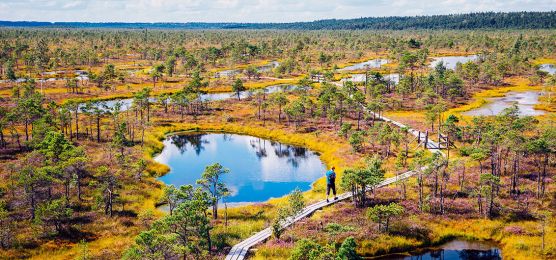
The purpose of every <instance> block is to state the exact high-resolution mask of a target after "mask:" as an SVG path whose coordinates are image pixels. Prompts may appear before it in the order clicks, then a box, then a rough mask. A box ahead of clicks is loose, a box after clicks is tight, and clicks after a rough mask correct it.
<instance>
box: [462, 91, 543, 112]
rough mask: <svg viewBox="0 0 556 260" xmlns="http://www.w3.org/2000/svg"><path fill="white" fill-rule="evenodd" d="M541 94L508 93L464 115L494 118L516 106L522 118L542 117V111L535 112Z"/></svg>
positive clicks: (531, 92)
mask: <svg viewBox="0 0 556 260" xmlns="http://www.w3.org/2000/svg"><path fill="white" fill-rule="evenodd" d="M540 95H541V93H540V92H538V91H527V92H508V93H506V95H505V96H504V97H499V98H489V99H488V100H489V101H490V103H488V104H486V105H484V106H481V107H479V108H476V109H473V110H469V111H467V112H465V113H463V114H464V115H468V116H494V115H498V114H500V113H501V112H502V111H503V110H504V109H506V108H509V107H511V106H513V105H516V106H517V107H518V108H519V114H520V115H522V116H539V115H544V114H545V112H544V111H542V110H536V109H535V105H536V104H539V97H540Z"/></svg>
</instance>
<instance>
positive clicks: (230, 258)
mask: <svg viewBox="0 0 556 260" xmlns="http://www.w3.org/2000/svg"><path fill="white" fill-rule="evenodd" d="M413 174H415V172H414V171H408V172H405V173H403V174H400V175H398V176H396V177H392V178H388V179H386V180H384V181H382V182H381V183H380V184H378V185H377V186H376V187H377V188H380V187H384V186H388V185H390V184H392V183H394V182H397V181H399V180H403V179H407V178H409V177H411V176H412V175H413ZM351 195H352V194H351V192H346V193H343V194H340V195H339V196H338V199H337V200H330V202H326V200H321V201H319V202H317V203H315V204H312V205H309V206H308V207H306V208H305V209H303V211H302V212H301V213H299V214H298V215H296V216H293V217H290V218H288V219H286V221H285V222H284V223H282V227H283V228H287V227H289V226H290V225H291V224H293V223H295V222H297V221H299V220H301V219H302V218H305V217H307V216H309V215H311V214H312V213H313V212H315V211H317V210H319V209H321V208H324V207H326V206H328V205H331V204H334V203H336V202H338V201H342V200H345V199H348V198H350V197H351ZM270 236H272V230H271V229H270V227H268V228H265V229H263V230H262V231H260V232H258V233H256V234H255V235H253V236H251V237H249V238H247V239H245V240H243V241H241V242H240V243H239V244H237V245H235V246H234V247H232V249H231V250H230V252H229V253H228V255H227V256H226V260H241V259H245V257H246V256H247V253H248V252H249V249H250V248H251V247H252V246H254V245H256V244H258V243H260V242H263V241H265V240H267V239H268V238H269V237H270Z"/></svg>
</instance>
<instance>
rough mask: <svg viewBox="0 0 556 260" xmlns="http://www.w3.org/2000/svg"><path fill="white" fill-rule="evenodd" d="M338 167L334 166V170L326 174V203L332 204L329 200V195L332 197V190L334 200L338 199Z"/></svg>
mask: <svg viewBox="0 0 556 260" xmlns="http://www.w3.org/2000/svg"><path fill="white" fill-rule="evenodd" d="M335 169H336V167H334V166H332V168H331V169H330V170H329V171H327V172H326V202H330V201H329V200H328V195H330V190H332V193H334V200H337V199H338V197H336V172H334V170H335Z"/></svg>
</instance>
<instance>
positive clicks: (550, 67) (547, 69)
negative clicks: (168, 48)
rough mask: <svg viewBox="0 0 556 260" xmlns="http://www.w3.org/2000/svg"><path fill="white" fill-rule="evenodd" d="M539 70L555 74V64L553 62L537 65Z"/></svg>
mask: <svg viewBox="0 0 556 260" xmlns="http://www.w3.org/2000/svg"><path fill="white" fill-rule="evenodd" d="M539 70H540V71H544V72H546V73H548V74H550V75H554V74H556V66H555V65H554V64H543V65H541V66H540V67H539Z"/></svg>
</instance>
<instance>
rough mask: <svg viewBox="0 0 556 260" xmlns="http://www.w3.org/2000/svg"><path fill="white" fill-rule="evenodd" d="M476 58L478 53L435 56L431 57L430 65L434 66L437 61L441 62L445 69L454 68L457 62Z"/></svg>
mask: <svg viewBox="0 0 556 260" xmlns="http://www.w3.org/2000/svg"><path fill="white" fill-rule="evenodd" d="M478 58H479V56H478V55H469V56H446V57H436V58H433V60H432V62H431V64H430V67H431V68H434V67H436V65H437V64H438V63H440V62H442V63H443V64H444V67H446V68H447V69H451V70H455V69H456V65H457V64H458V63H462V64H463V63H466V62H468V61H476V60H477V59H478Z"/></svg>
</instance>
